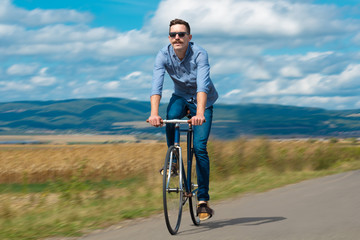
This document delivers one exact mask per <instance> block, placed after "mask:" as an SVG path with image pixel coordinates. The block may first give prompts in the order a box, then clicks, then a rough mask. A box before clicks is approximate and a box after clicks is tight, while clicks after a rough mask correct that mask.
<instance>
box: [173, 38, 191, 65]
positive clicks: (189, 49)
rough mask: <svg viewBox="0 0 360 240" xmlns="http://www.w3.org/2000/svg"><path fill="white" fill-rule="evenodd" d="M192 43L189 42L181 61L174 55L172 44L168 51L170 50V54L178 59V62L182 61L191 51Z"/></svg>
mask: <svg viewBox="0 0 360 240" xmlns="http://www.w3.org/2000/svg"><path fill="white" fill-rule="evenodd" d="M192 45H193V42H189V45H188V48H187V49H186V53H185V57H184V59H183V60H182V61H180V59H179V58H178V56H177V55H176V53H175V51H174V48H173V46H172V45H171V44H170V51H171V55H172V56H173V57H174V58H175V59H178V60H179V61H180V62H183V61H184V60H185V59H186V58H187V56H189V54H190V52H191V51H192V49H191V46H192Z"/></svg>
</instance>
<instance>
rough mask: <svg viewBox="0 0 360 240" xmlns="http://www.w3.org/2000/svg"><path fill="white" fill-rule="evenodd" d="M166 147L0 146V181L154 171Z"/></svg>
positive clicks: (121, 175) (111, 176)
mask: <svg viewBox="0 0 360 240" xmlns="http://www.w3.org/2000/svg"><path fill="white" fill-rule="evenodd" d="M166 150H167V147H166V144H165V143H123V144H102V145H97V144H92V145H0V183H38V182H45V181H49V180H69V179H71V178H72V177H74V176H76V177H81V178H82V179H90V180H101V179H103V178H106V179H123V178H126V177H129V176H131V177H133V176H139V175H143V174H154V172H156V171H158V169H159V168H160V167H161V165H162V164H163V161H164V157H165V153H166ZM145 177H146V176H145Z"/></svg>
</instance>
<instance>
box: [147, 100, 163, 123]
mask: <svg viewBox="0 0 360 240" xmlns="http://www.w3.org/2000/svg"><path fill="white" fill-rule="evenodd" d="M160 99H161V96H160V95H157V94H155V95H152V96H151V97H150V103H151V113H150V117H149V119H148V120H149V123H150V124H151V125H152V126H155V127H159V126H162V123H161V120H162V119H161V117H160V116H159V105H160Z"/></svg>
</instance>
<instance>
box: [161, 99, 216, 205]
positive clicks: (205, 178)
mask: <svg viewBox="0 0 360 240" xmlns="http://www.w3.org/2000/svg"><path fill="white" fill-rule="evenodd" d="M186 108H188V109H190V113H191V115H192V116H195V115H196V105H195V104H194V103H189V102H188V101H186V100H185V99H184V98H182V97H179V96H176V95H172V97H171V99H170V102H169V105H168V108H167V116H166V118H167V119H181V118H183V117H185V116H186ZM212 117H213V107H209V108H207V109H205V119H206V122H205V123H203V124H202V125H201V126H194V127H193V129H194V140H193V143H194V153H195V157H196V174H197V178H198V186H199V188H198V200H199V201H208V200H210V196H209V177H210V162H209V156H208V152H207V149H206V145H207V141H208V139H209V135H210V129H211V123H212ZM174 135H175V125H174V124H167V125H166V139H167V144H168V146H171V145H173V144H174V137H175V136H174Z"/></svg>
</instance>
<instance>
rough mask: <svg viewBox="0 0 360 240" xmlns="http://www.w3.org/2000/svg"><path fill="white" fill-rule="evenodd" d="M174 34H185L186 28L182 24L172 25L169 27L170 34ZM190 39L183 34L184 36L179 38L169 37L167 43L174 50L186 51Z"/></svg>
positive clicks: (176, 36)
mask: <svg viewBox="0 0 360 240" xmlns="http://www.w3.org/2000/svg"><path fill="white" fill-rule="evenodd" d="M174 32H178V33H181V32H187V31H186V26H185V25H182V24H176V25H172V26H171V27H170V33H174ZM191 38H192V36H191V35H190V34H185V36H183V37H181V36H179V34H176V35H175V37H171V36H169V41H170V43H171V45H172V46H173V48H174V50H177V51H186V49H187V47H188V45H189V42H190V40H191Z"/></svg>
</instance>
